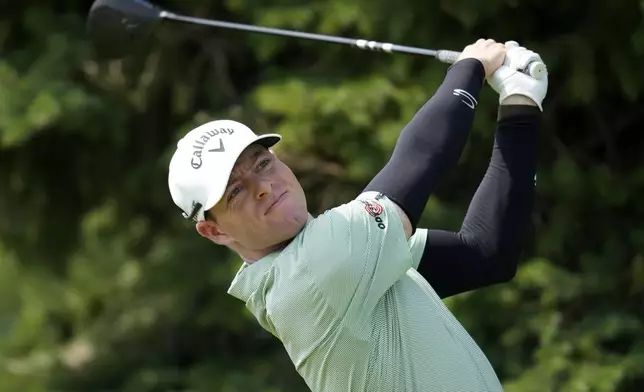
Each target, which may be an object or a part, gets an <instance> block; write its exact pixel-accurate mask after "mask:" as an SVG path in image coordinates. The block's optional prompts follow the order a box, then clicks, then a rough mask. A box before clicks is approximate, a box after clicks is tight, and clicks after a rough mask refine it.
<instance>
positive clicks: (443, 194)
mask: <svg viewBox="0 0 644 392" xmlns="http://www.w3.org/2000/svg"><path fill="white" fill-rule="evenodd" d="M159 4H162V5H164V6H166V7H168V8H170V9H173V10H176V11H177V12H182V13H186V14H190V15H195V16H204V17H210V16H215V17H217V18H219V19H227V20H231V21H239V22H244V23H255V24H261V25H266V26H274V27H281V28H288V29H298V30H304V31H309V32H316V33H326V34H335V35H342V36H347V37H364V38H369V39H374V40H379V41H386V42H395V43H399V44H405V45H413V46H421V47H427V48H447V49H459V48H462V47H464V46H465V45H467V44H469V43H471V42H473V41H474V40H476V39H477V38H479V37H481V36H483V37H492V38H495V39H497V40H501V41H504V40H508V39H514V40H517V41H519V42H521V43H522V44H525V45H526V46H528V47H531V48H534V49H535V50H537V51H538V52H539V53H540V54H541V55H542V57H543V58H544V59H545V61H546V63H547V65H548V68H549V71H550V79H549V81H550V90H549V94H548V97H547V99H546V102H545V110H546V117H545V120H544V126H543V137H542V140H541V142H542V146H541V150H540V151H541V155H540V163H539V174H538V200H537V206H536V208H535V213H534V219H533V223H534V224H533V226H534V230H533V236H532V237H531V239H530V240H529V241H528V243H527V244H526V251H525V253H524V257H523V262H522V264H521V267H520V269H519V271H518V274H517V276H516V278H515V279H514V280H513V281H512V282H510V283H508V284H504V285H499V286H495V287H492V288H489V289H485V290H481V291H478V292H472V293H466V294H463V295H461V296H458V297H455V298H451V299H449V300H448V305H449V306H450V308H451V309H452V310H453V311H454V312H455V314H456V315H457V316H458V318H459V319H460V320H461V321H462V322H463V324H464V325H465V326H466V327H467V328H468V329H469V330H470V331H471V333H472V335H473V336H474V337H475V339H476V340H477V341H479V342H480V344H481V345H482V347H483V349H484V350H485V352H486V353H488V355H489V358H490V360H491V361H492V363H493V364H494V366H495V368H496V369H497V370H498V372H499V375H500V377H501V378H502V380H503V382H504V384H505V387H506V388H507V390H508V391H509V392H529V391H540V392H541V391H563V392H578V391H598V392H599V391H615V392H631V391H641V390H642V388H643V386H644V366H642V364H643V363H644V333H643V332H642V331H644V325H643V322H644V319H643V317H642V314H644V313H643V308H642V304H643V303H644V224H643V223H642V222H644V203H643V201H642V200H643V199H642V197H641V195H643V194H644V170H643V169H642V168H641V167H642V158H641V157H642V144H643V143H642V142H643V141H644V139H643V138H642V134H641V132H640V128H641V126H640V124H642V120H643V119H644V117H643V115H642V113H644V99H643V94H642V92H643V91H644V73H642V72H641V64H642V63H643V61H644V20H643V18H642V6H641V4H640V3H638V2H636V1H633V0H627V1H624V2H598V1H594V2H591V3H582V2H580V1H574V2H545V3H543V2H542V3H537V2H528V3H521V4H519V2H517V1H507V2H502V1H491V2H479V3H473V2H466V1H461V0H459V1H449V2H448V1H441V2H438V1H429V2H418V1H411V0H405V1H402V2H401V1H398V2H396V3H395V4H393V5H392V3H391V2H386V1H366V0H353V1H341V0H332V1H327V2H302V1H285V0H282V1H268V0H227V1H225V2H220V3H215V2H205V1H203V2H200V1H196V0H190V1H181V2H179V1H168V2H164V3H159ZM519 5H520V6H519ZM52 6H54V3H52V2H45V1H40V0H34V1H29V2H24V4H23V3H15V7H16V8H15V9H10V8H8V7H5V8H7V9H6V10H5V12H3V13H2V16H1V17H0V49H1V52H2V56H0V87H1V88H2V94H0V156H1V157H2V158H0V162H1V164H0V364H2V366H1V367H0V392H16V391H21V392H72V391H79V392H80V391H95V392H103V391H110V392H117V391H118V392H171V391H172V392H178V391H191V392H202V391H203V392H205V391H222V392H233V391H262V392H286V391H305V390H306V387H305V385H304V383H303V382H302V380H301V379H300V378H299V376H298V375H297V374H296V373H295V371H294V369H293V366H292V364H291V363H290V361H289V358H288V357H287V355H286V353H285V351H284V350H283V348H282V347H281V346H280V345H279V343H278V342H277V341H275V340H274V339H273V338H272V337H271V336H270V335H269V334H268V333H266V332H263V330H261V328H260V327H259V326H257V324H256V323H255V322H254V320H253V319H252V317H251V315H250V314H249V313H248V312H246V311H245V309H244V307H243V304H241V303H239V301H237V300H236V299H234V298H232V297H230V296H228V295H227V294H226V290H227V288H228V286H229V284H230V281H231V278H232V277H233V276H234V274H235V272H236V270H237V268H238V267H239V264H240V261H239V260H238V259H237V258H236V257H234V256H232V255H230V254H229V253H227V252H225V251H224V250H222V249H220V248H219V247H216V246H214V245H212V244H210V243H208V242H207V241H205V240H203V239H201V238H200V237H199V236H198V235H197V234H196V233H195V232H194V228H193V226H192V224H190V223H186V222H185V221H183V220H182V219H181V216H180V214H179V211H178V210H177V208H176V207H175V206H174V205H173V204H172V201H171V199H170V196H169V193H168V191H167V185H166V184H167V180H166V173H167V172H166V170H167V164H168V160H169V157H170V154H171V153H172V150H173V147H174V145H175V143H176V140H177V139H178V138H179V137H180V136H181V135H182V134H183V133H184V132H186V131H187V130H189V129H190V127H192V126H194V125H196V124H198V123H201V122H204V121H208V120H210V119H213V118H222V117H225V118H232V119H237V120H240V121H243V122H245V123H247V124H248V125H250V126H251V127H253V128H254V129H255V130H256V131H258V132H260V133H264V132H269V131H271V132H272V131H274V132H280V133H282V134H283V135H284V137H285V138H284V143H281V144H280V146H279V148H278V153H279V154H280V155H281V156H282V157H284V159H285V160H286V161H287V162H288V163H289V164H291V165H292V167H293V169H294V170H295V172H296V173H297V174H298V176H299V177H300V179H301V182H302V184H303V185H304V187H305V189H306V190H307V193H308V197H309V204H310V206H311V212H312V213H317V212H320V211H323V210H324V209H326V208H329V207H332V206H334V205H337V204H338V203H342V202H344V201H346V200H348V199H349V198H351V197H352V196H354V195H355V194H356V193H357V192H359V191H360V189H361V187H362V186H363V185H365V184H366V183H367V182H368V181H369V179H370V178H371V177H372V176H373V175H374V174H375V173H376V172H377V171H378V169H379V168H380V167H382V165H383V164H384V163H385V162H386V160H387V159H388V157H389V154H390V153H391V151H392V149H393V146H394V145H395V143H396V139H397V136H398V134H399V132H400V130H401V129H402V128H403V127H404V125H405V124H406V122H407V121H409V119H410V118H411V117H412V116H413V115H414V113H415V111H416V110H417V109H418V108H419V107H420V105H422V104H423V103H424V102H425V101H426V100H427V99H428V98H429V97H430V96H431V94H432V92H433V91H434V90H435V89H436V88H437V86H438V85H439V84H440V82H441V80H442V77H443V76H444V74H445V70H446V66H445V65H444V64H440V63H437V62H435V61H433V60H431V59H426V58H419V57H414V56H406V55H387V54H382V53H368V52H362V51H358V50H356V49H353V48H349V47H346V46H341V45H332V44H326V43H319V42H313V41H301V40H297V39H284V38H279V37H270V36H262V35H257V34H250V33H241V32H234V31H227V30H217V29H204V28H198V27H189V26H183V27H180V26H178V25H176V24H174V25H168V26H162V28H160V29H159V31H158V33H157V34H156V35H155V37H154V38H155V43H154V45H151V46H150V47H149V51H148V52H142V53H138V54H135V55H133V56H131V57H129V58H127V59H125V60H123V61H113V62H107V63H99V62H97V61H96V60H95V57H94V53H93V50H92V48H91V46H90V45H89V43H88V42H87V37H86V35H85V31H84V22H85V21H84V18H85V16H86V13H87V10H88V7H89V5H88V4H87V2H81V1H66V2H62V3H60V4H59V3H55V7H56V8H55V9H52V8H50V7H52ZM496 105H497V97H496V96H495V94H494V93H493V92H491V91H490V89H486V91H485V92H484V93H483V96H482V98H481V104H480V105H479V109H478V115H477V119H476V121H475V127H474V130H473V132H472V136H471V138H470V142H469V144H468V146H467V149H466V152H465V154H464V156H463V157H462V159H461V162H460V164H459V166H458V168H457V169H456V170H455V171H454V172H453V173H452V175H451V176H450V178H448V179H447V180H446V181H445V184H444V185H443V186H442V187H441V188H440V189H439V191H438V193H437V194H436V195H434V197H433V198H432V199H431V200H430V202H429V203H428V205H427V209H426V212H425V215H424V216H423V219H422V224H423V225H429V226H431V227H437V228H450V229H457V228H458V226H459V224H460V220H461V219H462V216H463V214H464V212H465V210H466V208H467V203H468V201H469V198H470V197H471V195H472V194H473V192H474V190H475V188H476V185H477V184H478V181H479V180H480V178H481V176H482V174H483V170H484V168H485V167H486V166H487V162H488V159H489V154H490V149H491V144H492V135H493V124H494V120H495V115H496V113H495V112H496Z"/></svg>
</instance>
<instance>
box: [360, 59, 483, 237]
mask: <svg viewBox="0 0 644 392" xmlns="http://www.w3.org/2000/svg"><path fill="white" fill-rule="evenodd" d="M484 81H485V69H484V68H483V65H482V64H481V62H480V61H479V60H476V59H465V60H461V61H459V62H457V63H455V64H453V65H452V66H450V68H449V69H448V71H447V75H446V76H445V80H444V81H443V83H442V84H441V86H440V87H439V88H438V90H437V91H436V93H435V94H434V95H433V96H432V98H431V99H430V100H429V101H428V102H427V103H425V105H424V106H423V107H422V108H421V109H420V110H419V111H418V113H416V115H415V116H414V118H413V119H412V120H411V121H410V122H409V124H407V126H405V128H404V129H403V130H402V132H401V133H400V136H399V138H398V142H397V144H396V147H395V148H394V152H393V154H392V156H391V158H390V160H389V162H388V163H387V164H386V165H385V167H384V168H383V169H382V170H381V171H380V172H379V173H378V174H377V175H376V176H375V177H374V179H373V180H372V181H371V182H370V183H369V184H368V185H367V187H366V188H365V190H364V191H376V192H380V193H382V194H384V195H385V196H387V197H389V198H390V199H391V200H392V201H394V202H395V203H396V204H398V205H399V206H400V208H402V209H403V211H405V213H406V214H407V217H408V218H409V221H410V222H411V225H412V228H413V229H414V230H415V229H416V226H417V224H418V220H419V219H420V216H421V214H422V212H423V209H424V208H425V205H426V204H427V200H428V199H429V197H430V195H431V194H432V192H433V191H434V190H435V188H436V186H437V185H438V183H439V182H440V180H442V178H443V177H444V175H445V174H446V172H447V171H449V170H450V169H451V168H453V167H454V166H455V165H456V164H457V163H458V159H459V157H460V155H461V152H462V151H463V148H464V147H465V142H466V141H467V136H468V134H469V131H470V128H471V126H472V122H473V120H474V108H475V107H476V103H477V101H476V100H477V99H478V96H479V93H480V91H481V88H482V87H483V82H484Z"/></svg>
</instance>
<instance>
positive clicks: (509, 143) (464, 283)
mask: <svg viewBox="0 0 644 392" xmlns="http://www.w3.org/2000/svg"><path fill="white" fill-rule="evenodd" d="M510 102H511V103H509V104H507V105H505V104H503V105H501V106H500V107H499V120H498V128H497V131H496V138H495V143H494V151H493V152H492V158H491V159H490V164H489V166H488V170H487V172H486V174H485V177H484V178H483V180H482V181H481V184H480V185H479V187H478V189H477V191H476V194H475V195H474V197H473V199H472V202H471V203H470V206H469V209H468V211H467V214H466V217H465V219H464V221H463V225H462V227H461V230H460V231H459V232H458V233H451V232H447V231H442V230H429V231H428V237H427V242H426V245H425V250H424V252H423V256H422V258H421V261H420V264H419V266H418V272H419V273H421V274H422V275H423V276H424V277H425V279H427V281H428V282H429V283H430V284H431V285H432V287H434V289H435V290H436V292H437V293H438V294H439V295H440V296H441V297H442V298H445V297H448V296H451V295H455V294H459V293H462V292H465V291H469V290H474V289H477V288H481V287H485V286H489V285H491V284H495V283H499V282H503V281H507V280H508V279H510V278H511V277H512V276H513V275H514V273H515V271H516V268H517V264H518V260H519V257H520V254H521V249H522V244H523V239H524V234H525V231H526V229H527V226H528V224H529V221H530V215H531V211H532V207H533V204H534V197H535V183H534V177H535V173H536V165H537V144H538V128H539V123H540V120H541V112H540V110H539V109H538V107H536V105H530V104H528V105H525V104H524V103H525V102H523V103H521V100H519V101H518V102H519V103H517V102H512V101H510ZM504 103H505V102H504Z"/></svg>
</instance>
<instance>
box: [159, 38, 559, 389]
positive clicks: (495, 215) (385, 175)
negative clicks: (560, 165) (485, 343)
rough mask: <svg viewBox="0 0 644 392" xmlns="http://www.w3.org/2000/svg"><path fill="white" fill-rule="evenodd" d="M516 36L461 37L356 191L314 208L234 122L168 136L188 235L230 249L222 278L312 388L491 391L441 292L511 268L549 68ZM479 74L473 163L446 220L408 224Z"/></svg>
mask: <svg viewBox="0 0 644 392" xmlns="http://www.w3.org/2000/svg"><path fill="white" fill-rule="evenodd" d="M540 60H541V59H540V56H539V55H538V54H536V53H534V52H533V51H530V50H528V49H526V48H524V47H521V46H519V44H518V43H516V42H514V41H510V42H506V43H505V44H502V43H496V42H495V41H493V40H483V39H480V40H478V41H476V42H475V43H473V44H471V45H468V46H467V47H465V49H464V50H463V52H462V54H461V56H460V58H459V60H458V61H457V62H456V63H454V64H453V65H452V66H450V68H449V69H448V71H447V73H446V76H445V79H444V81H443V83H442V84H441V86H440V87H439V88H438V90H437V91H436V92H435V94H434V96H433V97H432V98H431V99H430V100H429V101H428V102H427V103H426V104H425V105H424V106H423V107H422V108H420V110H419V111H418V113H417V114H416V115H415V116H414V118H413V119H412V120H411V121H410V122H409V124H408V125H407V126H406V127H405V128H404V129H403V131H402V132H401V134H400V137H399V139H398V142H397V145H396V147H395V149H394V151H393V154H392V156H391V158H390V160H389V162H388V163H387V164H386V165H385V166H384V168H382V170H381V171H380V172H379V173H378V174H377V175H376V176H375V177H374V178H373V180H372V181H371V182H370V183H369V184H368V185H367V187H366V188H365V189H364V190H363V191H362V192H361V193H360V194H359V196H358V197H357V198H356V199H354V200H351V201H348V202H347V203H346V204H343V205H340V206H337V207H335V208H333V209H330V210H328V211H326V212H324V213H323V214H321V215H319V216H317V217H313V216H312V215H311V214H309V212H308V210H307V203H306V197H305V195H304V191H303V190H302V187H301V186H300V184H299V182H298V180H297V179H296V177H295V176H294V175H293V172H292V171H291V170H290V169H289V168H288V167H287V166H286V165H285V164H284V163H283V162H282V161H280V159H279V157H278V156H276V154H275V152H273V151H272V150H271V149H270V148H271V146H273V145H274V144H275V143H277V142H278V141H279V140H280V136H279V135H276V134H266V135H261V136H258V135H256V134H255V133H253V132H252V131H251V130H250V129H249V128H248V127H246V126H244V125H243V124H240V123H238V122H235V121H229V120H221V121H213V122H209V123H207V124H204V125H201V126H199V127H197V128H196V129H193V130H192V131H190V132H189V133H188V134H187V135H186V136H185V137H184V138H183V139H182V140H181V141H179V143H178V146H177V149H176V152H175V154H174V156H173V157H172V160H171V162H170V168H169V179H168V181H169V188H170V193H171V195H172V198H173V200H174V202H175V203H176V204H177V206H179V207H180V208H181V210H182V211H183V215H184V217H185V218H187V219H193V220H195V221H196V229H197V231H198V233H199V234H200V235H202V236H203V237H205V238H207V239H208V240H210V241H212V242H214V243H215V244H218V245H223V246H226V247H228V248H230V249H231V250H233V251H234V252H236V253H237V254H238V255H239V256H240V257H241V258H242V259H243V260H244V263H243V265H242V266H241V268H240V270H239V271H238V272H237V274H236V276H235V277H234V280H233V281H232V284H231V285H230V288H229V291H228V293H229V294H231V295H233V296H235V297H236V298H238V299H240V300H241V301H243V302H244V303H245V305H246V307H247V308H248V309H249V310H250V311H251V312H252V314H253V315H254V316H255V318H256V319H257V321H258V322H259V324H260V325H261V326H262V327H263V328H265V329H266V330H267V331H269V332H270V333H271V334H272V335H274V336H275V337H276V338H277V339H279V340H280V341H281V342H282V344H283V345H284V347H285V349H286V351H287V352H288V355H289V357H290V359H291V360H292V362H293V364H294V366H295V369H296V370H297V372H298V373H299V374H300V375H301V376H302V377H303V379H304V380H305V382H306V384H307V385H308V387H309V388H310V389H311V390H312V391H315V392H346V391H350V392H385V391H395V392H412V391H413V392H430V391H441V392H452V391H454V392H456V391H458V392H484V391H502V386H501V383H500V382H499V379H498V377H497V376H496V374H495V372H494V369H493V368H492V366H491V365H490V363H489V361H488V360H487V358H486V357H485V354H484V353H483V352H482V351H481V349H480V348H479V347H478V346H477V344H476V343H475V342H474V340H473V339H472V338H471V337H470V335H469V334H468V333H467V332H466V331H465V329H464V328H463V327H462V326H461V325H460V323H459V322H458V321H457V320H456V319H455V318H454V316H453V315H452V314H451V313H450V312H449V310H448V309H447V308H446V306H445V305H444V304H443V302H442V300H441V299H442V298H446V297H448V296H452V295H455V294H458V293H462V292H465V291H469V290H473V289H477V288H481V287H485V286H489V285H492V284H496V283H500V282H505V281H508V280H510V279H511V278H512V277H513V276H514V274H515V271H516V268H517V262H518V259H519V256H520V253H521V248H522V245H521V242H522V238H523V234H524V232H525V230H526V226H527V225H528V222H529V217H530V215H531V209H532V206H533V199H534V193H535V170H536V149H537V139H538V127H539V122H540V118H541V114H542V106H541V104H542V101H543V99H544V98H545V96H546V91H547V75H546V77H544V78H543V79H541V80H536V79H533V78H531V77H530V76H527V75H526V74H524V73H522V72H518V71H517V70H518V69H523V68H524V67H526V66H527V65H528V64H529V63H530V62H531V61H540ZM486 81H487V83H488V84H489V85H490V86H491V87H492V88H493V89H494V90H495V91H496V92H497V93H498V94H499V102H500V105H499V108H498V121H497V126H496V131H495V143H494V148H493V151H492V157H491V160H490V164H489V167H488V169H487V173H486V174H485V177H484V178H483V180H482V182H481V184H480V185H479V188H478V190H477V191H476V194H475V195H474V197H473V200H472V201H471V204H470V207H469V209H468V211H467V215H466V217H465V220H464V222H463V225H462V227H461V229H460V231H458V232H455V233H453V232H448V231H442V230H430V229H426V228H418V227H417V225H418V221H419V218H420V216H421V213H422V211H423V208H424V206H425V205H426V203H427V201H428V198H429V197H430V195H431V194H432V192H434V190H435V189H436V187H437V186H438V184H439V182H440V181H441V180H442V179H443V177H444V176H445V174H446V173H447V172H448V171H449V169H451V168H452V167H454V166H455V165H456V164H457V161H458V159H459V156H460V154H461V151H462V150H463V148H464V146H465V143H466V140H467V137H468V133H469V131H470V128H471V126H472V122H473V119H474V113H475V109H476V106H477V103H478V102H477V98H478V96H479V93H480V91H481V90H482V88H483V87H484V85H485V83H486Z"/></svg>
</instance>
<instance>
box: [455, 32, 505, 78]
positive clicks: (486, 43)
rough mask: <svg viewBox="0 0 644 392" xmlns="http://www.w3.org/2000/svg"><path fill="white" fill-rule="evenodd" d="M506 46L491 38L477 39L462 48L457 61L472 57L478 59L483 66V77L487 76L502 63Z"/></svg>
mask: <svg viewBox="0 0 644 392" xmlns="http://www.w3.org/2000/svg"><path fill="white" fill-rule="evenodd" d="M505 52H506V47H505V45H503V44H502V43H499V42H496V41H494V40H492V39H487V40H485V39H482V38H481V39H479V40H478V41H476V42H475V43H473V44H471V45H468V46H466V47H465V49H463V51H462V52H461V55H460V56H459V57H458V60H457V62H458V61H461V60H464V59H469V58H474V59H477V60H479V61H480V62H481V63H482V64H483V68H485V77H486V78H489V77H490V76H491V75H492V74H493V73H494V72H495V71H496V70H497V69H498V68H499V67H500V66H501V65H502V64H503V61H504V59H505Z"/></svg>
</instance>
